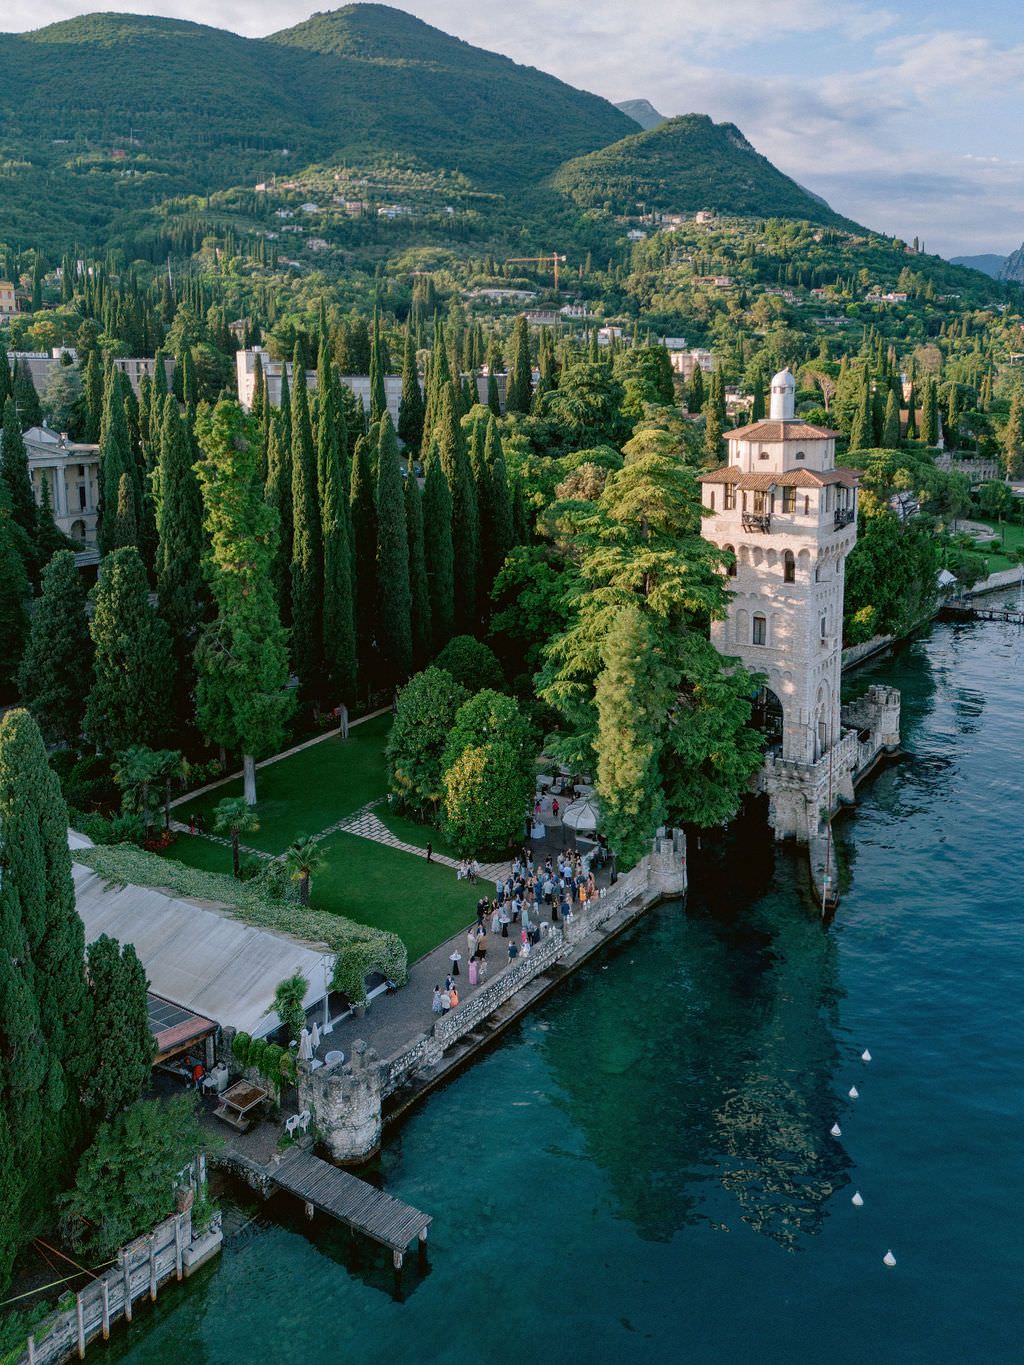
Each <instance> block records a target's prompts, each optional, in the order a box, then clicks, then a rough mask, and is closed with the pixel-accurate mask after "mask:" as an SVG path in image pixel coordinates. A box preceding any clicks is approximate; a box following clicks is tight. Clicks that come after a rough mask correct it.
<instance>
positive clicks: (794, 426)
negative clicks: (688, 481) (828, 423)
mask: <svg viewBox="0 0 1024 1365" xmlns="http://www.w3.org/2000/svg"><path fill="white" fill-rule="evenodd" d="M795 393H796V385H795V381H794V379H793V376H792V374H790V372H789V371H788V370H782V371H781V372H780V373H779V374H777V375H776V376H775V377H774V379H773V380H772V386H771V409H770V414H769V416H768V417H767V418H766V419H765V420H763V421H760V422H754V423H753V424H752V425H750V426H746V427H741V428H739V429H738V430H736V431H731V432H727V433H726V435H727V439H728V444H729V463H728V464H727V465H723V466H722V467H721V468H720V469H716V470H713V471H711V472H709V473H706V474H702V475H701V476H700V482H701V485H702V487H703V502H704V516H703V518H702V521H701V531H702V534H703V536H704V537H705V539H706V540H709V541H711V542H712V544H714V545H717V546H719V547H720V548H721V549H722V550H724V551H726V553H727V555H728V563H729V567H728V574H729V587H730V588H731V589H732V591H733V597H732V601H731V603H730V606H729V614H728V616H727V617H726V619H725V620H724V621H716V622H714V623H713V625H712V627H711V638H712V640H713V642H714V644H715V646H716V647H717V648H718V650H719V651H720V652H721V653H722V654H724V655H727V656H732V657H735V658H738V659H739V660H741V661H742V663H744V664H745V665H746V666H747V667H748V668H749V669H751V670H752V671H754V672H756V673H760V674H763V675H765V677H766V681H765V684H764V686H763V687H762V688H761V690H760V692H759V694H758V698H757V702H756V706H755V719H756V721H757V723H758V724H760V725H761V726H762V727H763V728H764V729H765V731H766V732H767V734H768V750H767V761H766V765H765V769H764V773H763V775H762V784H761V785H762V788H763V790H765V791H766V792H767V793H768V796H769V802H770V818H771V820H772V824H773V825H774V827H775V830H776V833H777V834H778V835H779V836H780V837H782V836H795V837H797V838H800V839H808V838H812V837H813V836H814V835H815V834H816V833H817V832H818V830H819V827H820V823H821V816H822V811H823V809H827V808H828V806H829V804H830V800H829V796H830V793H831V798H832V799H831V805H832V806H834V805H835V804H836V802H837V800H839V799H840V798H846V799H851V800H852V798H853V782H854V780H855V777H856V775H857V770H858V759H859V755H858V753H857V732H856V731H852V730H845V731H844V728H843V724H842V719H841V713H840V680H841V672H842V643H843V583H844V574H845V568H846V560H847V557H848V556H849V553H850V551H851V550H852V549H853V546H854V542H855V541H856V538H857V471H856V470H853V469H844V468H842V467H839V468H837V467H836V462H835V445H836V435H837V433H836V432H834V431H831V430H829V429H828V428H826V427H819V426H814V425H812V424H810V423H808V422H805V421H803V420H802V419H801V418H799V417H798V416H797V415H796V410H795Z"/></svg>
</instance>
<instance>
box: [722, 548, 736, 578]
mask: <svg viewBox="0 0 1024 1365" xmlns="http://www.w3.org/2000/svg"><path fill="white" fill-rule="evenodd" d="M722 549H723V550H724V551H725V552H726V554H729V555H732V558H731V559H730V560H729V567H728V568H727V569H726V573H727V574H728V575H729V577H730V578H735V577H736V551H735V550H734V549H733V548H732V546H731V545H723V546H722Z"/></svg>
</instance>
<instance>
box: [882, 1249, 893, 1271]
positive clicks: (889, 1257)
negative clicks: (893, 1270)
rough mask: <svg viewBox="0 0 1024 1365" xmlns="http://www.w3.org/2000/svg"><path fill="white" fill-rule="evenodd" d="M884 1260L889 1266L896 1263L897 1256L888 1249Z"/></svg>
mask: <svg viewBox="0 0 1024 1365" xmlns="http://www.w3.org/2000/svg"><path fill="white" fill-rule="evenodd" d="M882 1260H883V1261H884V1262H885V1264H886V1265H887V1266H890V1267H891V1266H894V1265H895V1264H896V1257H895V1256H894V1255H893V1254H892V1252H891V1251H887V1252H886V1253H885V1255H884V1256H883V1257H882Z"/></svg>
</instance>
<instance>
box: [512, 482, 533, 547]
mask: <svg viewBox="0 0 1024 1365" xmlns="http://www.w3.org/2000/svg"><path fill="white" fill-rule="evenodd" d="M512 528H513V532H514V543H515V544H516V545H528V544H529V543H530V518H529V513H528V512H527V510H526V491H525V489H524V488H523V481H522V479H521V478H520V477H519V475H518V474H517V475H516V480H515V483H514V484H513V485H512Z"/></svg>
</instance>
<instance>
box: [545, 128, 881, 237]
mask: <svg viewBox="0 0 1024 1365" xmlns="http://www.w3.org/2000/svg"><path fill="white" fill-rule="evenodd" d="M550 183H551V185H552V186H553V187H554V188H555V189H556V190H558V191H560V192H561V193H562V194H564V195H566V196H567V197H568V198H569V199H571V200H572V201H573V202H574V203H575V204H577V205H578V206H579V207H580V208H585V209H599V208H604V209H606V210H607V211H608V212H611V213H617V214H622V213H630V212H635V210H636V207H637V205H638V204H643V205H644V206H645V208H646V209H647V210H648V211H650V210H652V209H658V210H662V211H666V212H686V211H694V210H697V209H717V210H718V211H719V212H720V213H732V214H751V215H756V216H766V217H782V218H806V219H808V220H809V221H810V222H812V223H824V224H830V225H836V226H841V227H846V228H853V227H856V224H853V223H851V222H850V221H849V220H848V219H845V218H841V217H840V216H839V215H838V214H837V213H833V211H832V210H831V209H830V208H829V207H828V205H827V204H826V203H825V201H824V200H822V199H819V198H818V196H817V195H813V194H810V193H809V192H808V191H807V190H804V189H802V188H801V187H800V186H799V185H798V184H797V183H796V181H795V180H791V179H790V178H789V176H787V175H783V174H782V172H781V171H779V170H776V168H775V167H774V166H773V165H772V163H771V162H770V161H769V160H768V159H767V158H766V157H763V156H761V155H760V153H759V152H757V151H755V149H754V148H753V147H752V146H751V145H750V143H749V142H748V141H747V139H746V138H745V137H744V136H743V134H742V133H741V132H740V130H739V129H738V128H737V127H736V126H735V125H734V124H732V123H713V122H712V121H711V119H710V118H708V117H707V115H705V114H686V115H684V116H683V117H681V118H673V119H667V120H666V121H665V122H664V123H661V124H659V125H658V126H657V127H656V128H651V129H648V130H647V131H646V132H642V133H634V134H633V135H632V136H630V137H626V138H623V139H622V140H621V141H620V142H615V143H613V144H612V145H611V146H609V147H603V148H601V150H600V151H596V152H591V153H589V154H588V155H586V156H581V157H576V158H574V159H572V160H569V161H567V162H566V163H565V164H564V165H563V166H560V167H559V168H558V170H557V171H555V173H554V175H553V176H552V177H551V182H550Z"/></svg>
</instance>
